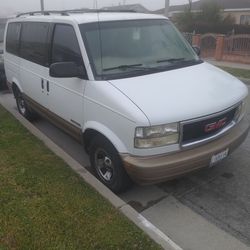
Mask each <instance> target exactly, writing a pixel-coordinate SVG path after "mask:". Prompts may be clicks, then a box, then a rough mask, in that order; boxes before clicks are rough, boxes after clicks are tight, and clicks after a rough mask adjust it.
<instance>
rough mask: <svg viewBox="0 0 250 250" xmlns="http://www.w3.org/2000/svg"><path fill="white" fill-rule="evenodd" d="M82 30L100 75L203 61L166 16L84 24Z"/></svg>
mask: <svg viewBox="0 0 250 250" xmlns="http://www.w3.org/2000/svg"><path fill="white" fill-rule="evenodd" d="M80 30H81V34H82V37H83V40H84V42H85V46H86V49H87V53H88V56H89V59H90V62H91V66H92V70H93V72H94V74H95V77H96V78H97V79H107V80H109V79H118V78H124V77H132V76H136V75H143V74H151V73H154V72H160V71H166V70H171V69H176V68H181V67H187V66H191V65H194V64H198V63H201V60H200V59H199V57H198V56H197V55H196V54H195V52H194V51H193V49H192V47H191V46H190V45H189V44H188V42H187V41H186V40H185V39H184V38H183V37H182V36H181V34H180V33H179V32H178V30H177V29H176V28H175V27H174V25H173V24H172V23H171V22H170V21H168V20H165V19H159V20H158V19H153V20H128V21H112V22H100V23H90V24H81V25H80Z"/></svg>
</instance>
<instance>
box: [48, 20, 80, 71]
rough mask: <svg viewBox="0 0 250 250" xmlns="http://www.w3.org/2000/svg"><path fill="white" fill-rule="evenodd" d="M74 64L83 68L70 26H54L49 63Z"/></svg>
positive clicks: (77, 45) (75, 38) (75, 39)
mask: <svg viewBox="0 0 250 250" xmlns="http://www.w3.org/2000/svg"><path fill="white" fill-rule="evenodd" d="M57 62H75V63H76V64H77V65H78V66H83V60H82V55H81V51H80V47H79V44H78V41H77V37H76V34H75V31H74V29H73V27H72V26H70V25H65V24H56V26H55V30H54V37H53V44H52V58H51V63H57Z"/></svg>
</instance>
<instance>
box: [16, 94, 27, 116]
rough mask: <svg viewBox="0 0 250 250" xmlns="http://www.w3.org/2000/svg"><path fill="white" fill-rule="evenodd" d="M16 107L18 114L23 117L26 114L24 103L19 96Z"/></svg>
mask: <svg viewBox="0 0 250 250" xmlns="http://www.w3.org/2000/svg"><path fill="white" fill-rule="evenodd" d="M18 107H19V110H20V112H21V113H22V114H23V115H24V114H25V112H26V107H25V101H24V99H23V98H22V97H21V96H18Z"/></svg>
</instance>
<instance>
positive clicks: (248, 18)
mask: <svg viewBox="0 0 250 250" xmlns="http://www.w3.org/2000/svg"><path fill="white" fill-rule="evenodd" d="M240 24H245V25H250V15H241V16H240Z"/></svg>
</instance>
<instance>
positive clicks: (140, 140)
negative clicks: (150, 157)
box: [135, 123, 180, 148]
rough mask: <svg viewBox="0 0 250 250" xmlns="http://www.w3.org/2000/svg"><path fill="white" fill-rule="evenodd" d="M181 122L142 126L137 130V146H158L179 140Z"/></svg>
mask: <svg viewBox="0 0 250 250" xmlns="http://www.w3.org/2000/svg"><path fill="white" fill-rule="evenodd" d="M179 137H180V136H179V124H178V123H171V124H167V125H162V126H153V127H141V128H136V131H135V147H136V148H156V147H162V146H167V145H171V144H176V143H178V142H179Z"/></svg>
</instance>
